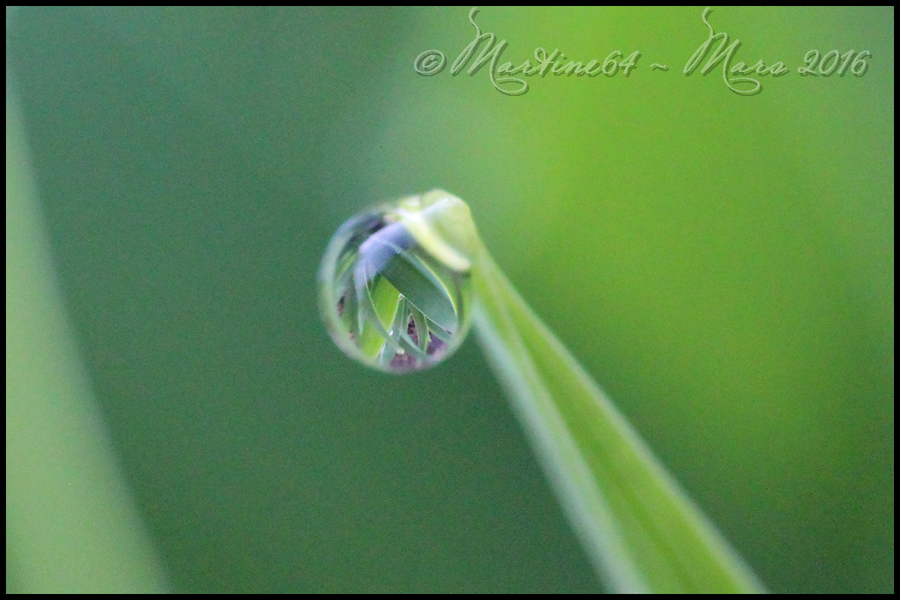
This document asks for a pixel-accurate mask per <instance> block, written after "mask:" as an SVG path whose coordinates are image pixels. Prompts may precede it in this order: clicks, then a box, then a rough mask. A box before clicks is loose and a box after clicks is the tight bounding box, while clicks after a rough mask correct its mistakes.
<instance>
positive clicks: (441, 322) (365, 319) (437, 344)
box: [319, 192, 470, 373]
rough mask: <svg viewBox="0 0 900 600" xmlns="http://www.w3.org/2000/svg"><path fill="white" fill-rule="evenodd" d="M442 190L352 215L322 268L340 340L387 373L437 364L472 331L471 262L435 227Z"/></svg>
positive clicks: (327, 317)
mask: <svg viewBox="0 0 900 600" xmlns="http://www.w3.org/2000/svg"><path fill="white" fill-rule="evenodd" d="M435 194H436V192H429V193H428V194H425V195H424V196H423V197H422V198H420V197H418V196H413V197H411V198H407V199H405V200H403V201H401V202H398V203H397V204H394V205H388V206H383V207H380V208H377V209H374V210H371V211H367V212H364V213H361V214H358V215H356V216H354V217H352V218H351V219H349V220H348V221H347V222H346V223H344V224H343V225H342V226H341V227H340V228H339V229H338V230H337V233H335V234H334V237H332V238H331V242H329V244H328V249H327V250H326V252H325V257H324V258H323V260H322V266H321V268H320V270H319V286H320V290H319V292H320V293H319V300H320V304H321V306H320V310H321V313H322V318H323V319H324V321H325V325H326V326H327V328H328V332H329V333H330V334H331V337H332V339H333V340H334V341H335V343H336V344H337V345H338V346H339V347H340V348H341V349H342V350H343V351H344V352H345V353H346V354H347V355H349V356H351V357H353V358H355V359H357V360H359V361H361V362H363V363H365V364H367V365H369V366H373V367H375V368H377V369H381V370H382V371H387V372H390V373H405V372H409V371H418V370H421V369H426V368H429V367H432V366H434V365H436V364H437V363H439V362H441V361H442V360H443V359H444V358H446V357H447V356H449V355H451V354H452V353H453V352H454V351H455V350H456V349H457V348H458V347H459V345H460V343H461V342H462V340H463V339H464V338H465V336H466V333H467V332H468V328H469V315H468V310H469V307H468V304H469V268H470V267H469V264H468V261H466V260H465V259H464V258H462V257H460V256H459V255H457V254H456V252H455V251H454V249H453V248H452V247H451V246H448V245H447V244H446V242H445V241H444V240H443V239H441V238H440V236H439V235H438V234H437V233H436V231H435V230H434V229H432V228H430V227H429V216H430V215H429V209H430V208H432V207H434V206H435V205H436V204H435V203H436V202H438V203H439V202H440V201H441V198H440V197H439V196H436V195H435ZM445 194H446V193H445ZM451 198H453V200H454V201H457V202H461V201H459V200H458V199H456V198H455V197H451ZM438 208H439V204H438Z"/></svg>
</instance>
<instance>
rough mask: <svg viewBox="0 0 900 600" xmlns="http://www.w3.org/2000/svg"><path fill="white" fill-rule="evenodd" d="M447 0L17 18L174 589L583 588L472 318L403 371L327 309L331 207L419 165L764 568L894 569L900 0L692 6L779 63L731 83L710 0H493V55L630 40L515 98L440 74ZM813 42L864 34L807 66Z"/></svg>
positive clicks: (26, 106)
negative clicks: (752, 84)
mask: <svg viewBox="0 0 900 600" xmlns="http://www.w3.org/2000/svg"><path fill="white" fill-rule="evenodd" d="M468 12H469V11H468V9H461V8H451V9H358V8H336V9H331V8H321V9H307V8H296V9H293V8H272V9H255V8H253V9H250V8H247V9H240V8H222V9H193V8H170V9H136V8H118V9H116V8H110V9H106V8H100V9H81V8H71V9H70V8H47V9H43V8H39V9H24V10H21V11H20V12H19V13H17V18H16V22H15V23H13V25H12V26H11V27H10V26H9V25H8V27H7V55H8V63H7V65H8V69H9V68H12V70H13V71H14V72H15V75H16V77H17V80H18V82H19V87H20V91H21V98H22V114H23V121H24V124H25V131H26V139H27V143H28V147H29V151H30V153H31V156H32V166H33V177H34V181H35V185H36V188H37V191H38V197H39V198H40V200H41V203H42V206H43V210H44V214H43V217H44V222H45V223H46V225H47V229H48V234H49V240H50V244H51V247H52V249H53V258H54V260H55V267H56V269H57V272H58V273H59V277H60V279H59V282H58V284H59V286H60V289H61V290H62V292H63V297H64V299H65V305H66V309H67V311H68V317H69V320H70V322H71V323H72V325H73V327H74V330H75V332H76V338H77V342H78V349H79V351H80V355H81V356H83V358H84V363H85V368H86V371H87V373H88V375H89V377H90V384H91V387H92V389H93V390H94V392H95V395H96V398H97V400H98V402H99V405H100V407H101V410H102V415H103V418H104V420H105V423H106V425H107V428H108V431H109V434H110V436H111V439H112V445H113V448H114V450H115V452H116V456H117V458H118V459H119V462H120V465H121V467H122V471H123V472H124V474H125V478H126V483H127V484H128V486H129V487H130V488H131V490H132V492H133V497H134V500H135V503H136V506H137V508H138V511H139V514H140V515H141V516H142V517H143V519H144V522H145V524H146V526H147V529H148V531H149V532H150V535H151V538H152V540H153V542H154V545H155V548H156V550H157V552H158V554H159V556H160V558H161V560H162V562H163V565H164V567H165V569H166V571H167V575H168V576H169V578H170V580H171V582H172V584H173V586H174V588H175V589H177V590H180V591H189V592H197V591H254V592H261V591H270V592H271V591H284V592H287V591H398V590H401V591H510V592H512V591H545V592H558V591H569V592H575V591H595V590H597V589H598V584H597V583H596V581H595V580H594V578H593V575H592V573H591V570H590V568H589V567H588V563H587V561H586V560H585V558H584V557H583V555H582V553H581V550H580V548H579V546H578V544H577V543H576V541H575V539H574V537H573V536H572V534H571V533H570V531H569V529H568V527H567V525H566V523H565V521H564V519H563V518H562V515H561V513H560V511H559V508H558V507H557V505H556V503H555V501H554V499H553V497H552V495H551V494H550V492H549V489H548V487H547V484H546V482H545V481H544V480H543V477H542V474H541V472H540V469H539V468H538V466H537V464H536V463H535V461H534V460H533V458H532V456H531V454H530V451H529V449H528V447H527V444H526V442H525V440H524V437H523V435H522V433H521V431H520V429H519V427H518V425H517V423H516V422H515V420H514V418H513V416H512V413H511V411H510V410H509V407H508V405H507V403H506V399H505V398H504V396H503V394H502V392H501V390H500V389H499V388H498V386H497V384H496V383H495V382H494V381H493V379H492V377H491V375H490V371H489V369H488V367H487V365H486V364H485V362H484V359H483V358H482V357H481V355H480V353H479V351H478V349H477V348H476V347H474V346H473V345H472V344H467V345H465V346H464V347H463V348H462V349H461V350H460V352H459V353H458V354H457V355H456V356H455V357H454V358H453V360H451V361H449V362H448V363H447V364H445V365H441V366H439V367H437V368H435V369H434V370H432V371H429V372H425V373H418V374H413V375H409V376H405V377H402V378H398V377H392V376H389V375H385V374H379V373H375V372H372V371H370V370H366V369H364V368H363V367H357V366H354V365H352V364H350V363H349V362H348V361H347V360H346V358H345V357H344V356H343V355H342V354H341V352H340V351H339V350H338V349H336V348H335V347H334V346H333V344H331V342H330V340H329V339H328V335H327V333H326V332H325V330H324V327H323V326H322V325H321V323H320V322H319V319H318V315H317V311H316V290H315V271H316V268H317V266H318V264H319V260H320V259H321V254H322V252H323V250H324V247H325V244H326V243H327V240H328V239H329V238H330V236H331V235H332V233H333V232H334V230H335V229H336V228H337V226H338V225H339V224H340V223H341V222H343V221H344V220H345V219H346V218H347V217H348V216H349V215H351V214H354V213H356V212H357V211H358V210H360V209H361V208H364V207H365V206H367V205H370V204H374V203H377V202H380V201H383V200H390V199H395V198H399V197H401V196H405V195H407V194H409V193H415V192H420V191H424V190H428V189H431V188H434V187H442V188H445V189H447V190H449V191H451V192H453V193H455V194H457V195H458V196H460V197H462V198H465V199H466V200H467V202H468V203H469V204H470V206H471V208H472V212H473V215H474V218H475V220H476V222H477V223H478V225H479V229H480V232H481V235H482V237H483V238H484V240H485V243H486V245H487V246H488V247H489V248H490V249H491V251H492V253H493V254H494V256H495V258H496V261H497V263H498V264H500V265H502V266H503V268H504V270H506V271H507V273H508V274H509V277H510V279H511V280H512V282H513V283H514V284H515V285H516V287H517V288H518V289H519V291H520V292H521V293H522V295H523V297H525V299H526V300H527V301H528V302H529V304H531V305H532V306H533V308H534V309H535V312H536V313H537V314H539V315H540V316H541V317H542V318H543V319H544V320H545V321H546V322H547V324H548V325H549V326H550V327H551V328H552V329H553V330H554V331H555V332H556V333H557V334H558V335H559V337H560V338H561V339H562V340H563V341H564V342H565V343H566V345H567V346H568V347H569V348H571V349H572V351H573V353H574V354H575V356H576V357H577V358H578V359H579V360H580V361H581V362H582V363H583V364H584V365H585V367H586V368H587V370H588V371H589V372H590V374H591V375H592V376H593V377H594V378H595V379H596V380H597V381H599V382H600V383H601V384H602V385H603V386H604V388H605V389H606V390H607V391H608V392H609V393H610V395H611V396H612V397H614V398H615V399H616V401H617V404H618V405H619V406H620V408H621V409H622V411H623V412H624V413H625V414H626V416H627V417H628V418H629V420H630V421H631V422H633V423H634V425H635V428H636V429H637V430H638V431H640V432H641V433H642V434H643V435H644V437H645V438H646V440H647V441H648V443H649V445H650V446H651V447H652V448H653V449H654V451H655V452H656V453H657V454H658V456H659V457H660V458H661V460H662V461H663V463H665V465H666V466H667V467H668V468H669V469H670V470H671V471H672V472H673V473H674V474H675V476H676V477H677V478H678V479H679V480H680V481H681V482H682V483H683V484H684V487H685V488H686V490H687V491H688V493H689V494H690V495H691V496H692V497H693V498H694V499H695V500H696V501H697V503H698V504H699V505H700V506H701V507H703V509H704V510H705V511H706V512H707V513H708V514H709V515H710V517H711V518H712V520H713V521H715V522H716V523H717V524H718V525H719V526H720V527H721V529H722V531H723V533H724V535H725V536H726V537H727V538H728V539H729V540H731V541H732V542H733V543H734V545H735V547H736V548H737V550H738V551H739V552H740V553H741V555H743V556H744V557H745V558H746V559H747V561H748V562H749V563H750V565H751V566H752V567H753V569H754V570H755V571H756V572H757V573H758V574H759V575H760V577H761V578H762V580H763V581H764V583H765V584H766V585H767V586H768V587H769V588H770V589H771V590H773V591H776V592H826V591H827V592H861V591H879V592H890V591H892V590H893V435H894V432H893V382H894V376H893V217H894V211H893V189H894V179H893V172H894V170H893V163H894V148H893V125H894V114H893V105H894V102H893V85H894V82H893V73H894V66H893V9H892V8H881V9H877V8H875V9H854V8H846V9H831V8H805V9H800V8H778V9H769V8H760V9H757V8H744V9H738V8H719V9H715V10H713V12H712V14H711V15H710V22H711V24H712V25H713V26H714V27H715V28H716V30H717V31H725V32H727V33H728V34H730V35H731V37H732V38H739V39H740V41H741V47H740V48H739V50H738V57H737V60H743V61H745V62H746V63H747V64H750V65H752V64H753V63H755V62H756V60H757V59H762V60H764V61H765V62H766V64H767V65H769V64H771V63H773V62H774V61H777V60H782V61H784V62H785V64H787V65H788V66H789V67H790V68H791V69H792V72H791V73H789V74H787V75H785V76H783V77H778V78H773V77H772V76H765V77H762V78H760V79H761V81H762V84H763V91H762V93H760V94H758V95H756V96H752V97H741V96H738V95H735V94H734V93H732V92H731V91H729V90H728V89H727V88H726V87H725V85H724V83H723V82H722V79H721V73H720V71H719V70H718V69H717V70H716V71H715V72H713V73H711V74H710V75H708V76H706V77H703V76H700V75H699V74H697V73H695V74H693V75H691V76H690V77H685V76H684V75H683V74H682V72H681V70H682V68H683V66H684V64H685V62H686V61H687V60H688V58H690V56H691V54H692V53H693V52H694V51H695V50H696V49H697V47H698V46H699V45H700V44H701V43H702V42H703V41H704V40H705V39H706V37H707V34H708V31H707V29H706V27H705V25H703V23H702V21H701V19H700V9H690V8H688V9H683V8H677V9H640V8H634V9H559V8H544V9H532V8H526V9H513V8H484V9H482V10H481V12H480V13H479V14H478V15H477V17H476V22H477V23H478V24H479V26H480V27H481V29H482V31H485V32H493V33H496V35H497V36H498V40H500V39H506V40H507V41H508V47H507V48H506V50H505V51H504V55H503V60H504V61H506V60H508V61H510V62H512V63H513V64H516V65H518V64H521V62H522V61H524V60H525V59H527V58H533V54H534V51H535V48H536V47H538V46H540V47H543V48H545V49H547V50H548V51H552V50H553V49H555V48H559V49H560V50H561V51H562V52H564V53H565V54H566V56H567V57H569V58H572V59H575V60H585V61H587V60H590V59H594V58H596V59H598V60H600V61H602V60H603V59H604V58H605V57H606V56H607V55H608V54H609V53H610V52H612V51H613V50H619V51H621V52H622V53H623V55H624V56H628V55H629V54H630V53H631V52H633V51H635V50H639V51H640V52H641V53H642V57H641V58H640V59H639V62H638V67H637V69H636V70H635V71H633V72H632V73H631V74H630V75H629V76H628V77H627V78H626V77H624V76H622V74H618V75H616V76H614V77H609V78H607V77H605V76H599V77H594V78H574V77H554V76H549V75H548V76H546V77H543V78H541V77H532V78H530V79H529V80H528V82H529V85H530V90H529V91H528V93H527V94H525V95H522V96H517V97H510V96H506V95H503V94H501V93H499V92H497V91H496V90H495V89H494V88H493V87H492V86H491V84H490V80H489V78H488V75H487V73H486V69H482V70H481V71H479V72H478V73H476V74H474V75H472V76H470V75H468V74H466V73H461V74H459V75H457V76H455V77H454V76H452V75H451V74H450V66H451V64H452V62H453V61H454V59H455V58H456V56H457V55H458V54H459V52H460V51H462V49H463V48H464V47H465V46H466V44H468V43H469V42H470V41H471V40H472V38H473V34H474V28H473V27H472V25H471V24H470V23H469V21H468V19H467V15H468ZM429 49H439V50H441V51H443V52H444V53H445V55H446V57H447V66H446V68H445V70H444V71H443V72H442V73H440V74H437V75H435V76H433V77H422V76H420V75H418V74H416V72H415V70H414V69H413V60H414V59H415V58H416V56H417V55H419V54H420V53H421V52H423V51H425V50H429ZM813 49H816V50H819V51H820V52H821V53H822V54H825V53H827V52H829V51H831V50H832V49H837V50H838V51H839V52H840V53H843V52H846V51H848V50H851V49H853V50H857V51H859V50H864V49H868V50H870V51H871V52H872V57H871V59H870V60H869V63H870V67H869V70H868V72H867V73H866V74H865V75H864V76H863V77H855V76H853V75H852V74H848V75H846V76H844V77H838V76H832V77H828V78H825V77H805V78H804V77H800V76H799V75H798V74H797V73H796V68H797V67H799V66H802V65H803V56H804V55H805V54H806V53H807V52H808V51H810V50H813ZM653 62H658V63H661V64H666V65H668V67H669V69H668V71H662V70H653V69H651V66H650V65H651V63H653ZM7 194H8V196H9V190H7ZM7 239H8V243H9V239H10V235H9V233H8V235H7ZM8 271H9V268H8ZM8 278H9V276H8ZM8 283H9V281H8ZM7 293H8V294H10V293H15V291H12V292H10V291H8V292H7ZM8 329H9V328H8ZM9 347H11V344H8V351H9ZM9 360H10V359H9V357H8V362H9ZM661 399H664V400H661ZM21 401H22V398H21V397H18V398H17V397H9V398H8V399H7V403H8V409H7V411H8V418H7V428H8V434H7V437H8V439H9V428H10V427H11V423H10V419H9V414H10V412H9V411H10V408H9V407H10V406H12V405H13V404H14V403H15V402H21ZM9 454H10V453H9V448H8V455H9ZM13 460H15V456H8V458H7V461H13ZM34 475H35V478H50V477H53V474H52V473H51V472H50V471H47V472H41V473H35V474H34ZM21 492H22V490H19V489H16V488H15V487H10V486H9V485H8V487H7V498H8V502H7V504H8V507H9V506H11V505H12V504H13V503H12V502H10V498H11V497H12V496H14V495H16V494H19V493H21ZM12 518H14V515H10V514H9V512H8V513H7V520H8V523H9V521H10V520H11V519H12ZM8 529H9V528H8ZM59 535H60V536H65V535H67V532H65V531H62V530H61V531H60V532H59ZM12 543H13V542H12V541H11V539H10V537H9V536H8V537H7V556H8V566H7V573H8V575H7V588H8V589H9V588H11V587H12V588H13V589H15V586H17V585H20V583H19V582H20V578H19V576H18V575H17V574H18V573H22V572H23V570H24V569H25V566H23V565H21V564H17V563H16V558H15V557H16V556H17V552H16V548H15V547H11V544H12Z"/></svg>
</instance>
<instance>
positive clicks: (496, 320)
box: [472, 249, 763, 592]
mask: <svg viewBox="0 0 900 600" xmlns="http://www.w3.org/2000/svg"><path fill="white" fill-rule="evenodd" d="M472 279H473V282H472V283H473V287H474V297H475V307H474V310H473V319H474V325H475V329H476V331H477V332H478V335H479V338H480V341H481V344H482V346H483V348H484V349H485V351H486V353H487V355H488V357H489V360H490V363H491V365H492V367H493V368H494V370H495V371H496V373H497V375H498V376H499V379H500V380H501V382H502V383H503V384H504V386H505V387H506V388H507V390H508V391H509V393H510V396H511V398H512V399H513V402H514V406H515V408H516V411H517V413H518V415H519V417H520V419H521V420H522V422H523V424H524V425H525V427H526V430H527V431H528V433H529V435H530V437H531V439H532V442H533V443H534V445H535V447H536V450H537V452H538V456H539V458H540V460H541V462H542V463H543V467H544V469H545V471H546V473H547V474H548V476H549V478H550V480H551V483H552V485H553V487H554V489H555V491H556V492H557V495H558V496H559V498H560V500H561V502H562V505H563V507H564V509H565V512H566V513H567V515H568V517H569V519H570V521H571V522H572V524H573V526H574V528H575V531H576V534H577V535H578V536H579V538H580V539H581V542H582V544H583V545H584V547H585V548H586V550H587V552H588V555H589V557H590V559H591V560H592V562H593V563H594V566H595V568H596V569H597V571H598V574H599V575H600V576H601V577H602V579H603V581H605V582H606V583H607V584H608V585H609V586H610V588H611V589H612V590H614V591H619V592H760V591H763V588H762V586H761V584H760V583H759V582H758V580H757V579H756V578H755V576H754V575H753V574H752V573H751V571H750V570H749V568H748V567H747V566H746V565H745V564H744V563H743V561H742V560H741V559H740V558H739V557H738V556H737V554H736V553H735V552H734V550H732V548H731V547H730V546H729V545H728V543H727V542H726V541H725V540H724V539H723V538H722V537H721V536H720V535H719V533H718V532H717V531H716V529H715V527H714V526H713V525H712V524H711V523H710V522H709V521H708V520H707V519H706V518H705V517H704V516H703V514H702V513H701V512H700V510H699V509H698V508H697V507H696V505H695V504H694V503H693V502H692V501H691V500H690V499H689V498H688V497H687V495H686V494H685V493H684V492H683V491H682V490H681V488H680V487H679V485H678V484H677V482H676V481H675V480H674V479H673V478H672V477H671V476H670V475H669V474H668V473H667V472H666V470H665V468H664V467H663V466H662V465H661V463H660V462H659V461H658V460H657V459H656V458H655V457H654V456H653V454H652V452H651V451H650V450H649V448H648V447H647V446H646V445H645V444H644V442H643V441H642V440H641V439H640V437H639V436H638V435H637V433H636V432H635V431H634V430H633V429H632V428H631V426H630V425H629V424H628V422H627V421H626V420H625V418H624V417H623V416H622V415H621V413H619V412H618V410H616V408H615V407H614V406H613V404H612V402H611V401H610V400H609V398H607V397H606V396H605V394H604V393H603V392H602V391H601V390H600V388H599V387H598V386H597V384H596V383H594V382H593V381H592V380H591V378H590V376H589V375H587V373H586V372H585V371H584V369H583V368H582V367H581V366H580V365H579V364H578V362H577V361H576V360H575V358H574V357H573V356H572V355H571V354H570V353H569V352H568V350H566V348H565V347H564V346H563V345H562V343H560V341H559V340H558V339H557V338H556V337H555V336H554V335H553V333H552V332H551V331H550V330H549V329H548V328H547V327H546V326H545V325H544V324H543V323H542V322H541V320H540V319H539V318H538V317H537V316H536V315H535V314H534V313H533V312H532V310H531V309H530V308H529V307H528V305H527V304H526V303H525V302H524V300H522V298H521V297H520V296H519V294H518V293H517V292H516V290H515V289H514V288H513V286H512V284H511V283H510V282H509V280H508V279H507V278H506V277H505V276H504V275H503V273H502V272H501V271H500V269H499V268H498V267H497V265H496V264H495V263H494V261H493V260H492V259H491V257H490V256H489V254H488V253H487V251H486V250H484V249H482V250H481V252H480V256H479V257H478V260H477V261H476V264H475V266H474V268H473V269H472Z"/></svg>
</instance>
